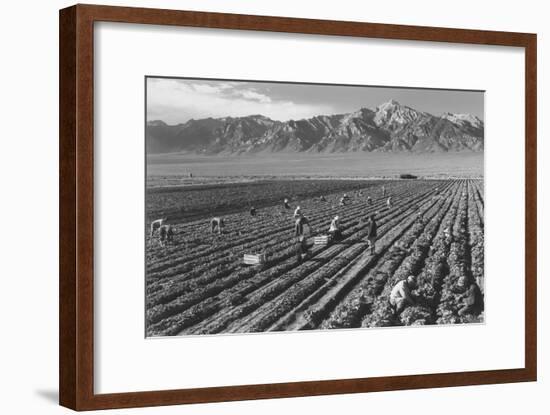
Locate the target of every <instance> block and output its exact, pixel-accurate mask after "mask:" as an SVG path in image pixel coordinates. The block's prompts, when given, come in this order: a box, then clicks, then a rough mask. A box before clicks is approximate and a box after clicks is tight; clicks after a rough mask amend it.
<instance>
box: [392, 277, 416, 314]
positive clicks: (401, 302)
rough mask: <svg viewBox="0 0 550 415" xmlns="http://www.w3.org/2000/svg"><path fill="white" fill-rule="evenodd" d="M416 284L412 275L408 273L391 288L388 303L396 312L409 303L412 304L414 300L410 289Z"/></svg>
mask: <svg viewBox="0 0 550 415" xmlns="http://www.w3.org/2000/svg"><path fill="white" fill-rule="evenodd" d="M415 286H416V280H415V278H414V275H409V276H408V277H407V279H406V280H401V281H399V282H398V283H397V284H395V286H394V287H393V288H392V290H391V293H390V305H391V306H392V308H393V309H394V310H395V312H396V313H397V314H401V312H402V311H403V310H404V309H405V308H406V307H407V306H409V305H414V304H415V301H414V299H413V298H412V296H411V289H414V287H415Z"/></svg>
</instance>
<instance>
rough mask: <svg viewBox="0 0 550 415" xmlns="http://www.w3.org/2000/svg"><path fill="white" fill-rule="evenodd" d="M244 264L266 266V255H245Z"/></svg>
mask: <svg viewBox="0 0 550 415" xmlns="http://www.w3.org/2000/svg"><path fill="white" fill-rule="evenodd" d="M243 263H244V264H245V265H262V264H265V254H244V257H243Z"/></svg>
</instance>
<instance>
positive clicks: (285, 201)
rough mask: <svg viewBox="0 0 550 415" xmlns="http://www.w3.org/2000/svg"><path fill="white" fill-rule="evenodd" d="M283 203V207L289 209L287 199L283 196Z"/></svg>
mask: <svg viewBox="0 0 550 415" xmlns="http://www.w3.org/2000/svg"><path fill="white" fill-rule="evenodd" d="M283 204H284V206H285V209H290V205H289V204H288V199H287V198H285V200H284V202H283Z"/></svg>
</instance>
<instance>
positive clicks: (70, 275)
mask: <svg viewBox="0 0 550 415" xmlns="http://www.w3.org/2000/svg"><path fill="white" fill-rule="evenodd" d="M100 21H102V22H120V23H137V24H155V25H173V26H190V27H202V28H218V29H239V30H250V31H270V32H286V33H301V34H320V35H338V36H353V37H366V38H380V39H394V40H418V41H430V42H450V43H465V44H478V45H501V46H515V47H519V48H524V49H525V114H526V117H525V169H526V170H525V180H526V181H525V189H526V190H525V230H526V232H525V253H526V256H525V339H524V340H525V367H523V368H519V369H502V370H489V371H475V372H460V373H440V374H422V375H411V376H388V377H374V378H358V379H335V380H324V381H308V382H292V383H277V384H260V385H235V386H225V387H208V388H199V389H183V390H159V391H147V392H127V393H116V394H95V393H94V387H93V385H94V382H93V378H94V358H93V356H94V354H93V350H94V261H93V258H94V255H93V250H94V193H93V189H94V140H93V136H94V130H93V125H94V112H93V100H94V85H93V68H94V55H93V52H94V45H93V32H94V22H100ZM536 60H537V38H536V35H535V34H527V33H508V32H496V31H480V30H463V29H447V28H435V27H416V26H401V25H389V24H371V23H358V22H343V21H325V20H309V19H297V18H284V17H265V16H251V15H237V14H222V13H203V12H191V11H174V10H159V9H143V8H126V7H107V6H95V5H76V6H72V7H69V8H66V9H63V10H61V11H60V61H59V65H60V112H59V113H60V116H59V125H60V147H59V160H60V169H59V187H60V197H59V203H60V229H59V233H60V234H59V235H60V236H59V238H60V239H59V243H60V258H59V260H60V273H59V284H60V290H59V294H60V299H59V300H60V301H59V313H60V323H59V333H60V335H59V359H60V372H59V388H60V393H59V396H60V404H61V405H63V406H66V407H69V408H72V409H75V410H95V409H107V408H128V407H142V406H156V405H174V404H183V403H199V402H220V401H237V400H247V399H267V398H283V397H299V396H315V395H327V394H344V393H360V392H375V391H388V390H402V389H417V388H436V387H448V386H464V385H480V384H496V383H509V382H525V381H535V380H536V379H537V303H536V300H537V291H536V290H537V289H536V275H537V269H536V266H537V229H536V226H537V220H536V203H537V193H536V188H537V178H536V171H537V164H536V162H537V159H536V128H537V118H536V117H537V115H536V111H537V92H536V86H537V80H536V76H537V75H536V71H537V61H536Z"/></svg>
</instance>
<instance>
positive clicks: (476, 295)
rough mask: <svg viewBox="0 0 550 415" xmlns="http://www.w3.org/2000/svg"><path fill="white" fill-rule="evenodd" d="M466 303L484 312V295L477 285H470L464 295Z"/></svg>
mask: <svg viewBox="0 0 550 415" xmlns="http://www.w3.org/2000/svg"><path fill="white" fill-rule="evenodd" d="M464 303H465V304H466V305H469V306H473V307H475V308H477V309H479V310H483V295H482V294H481V290H480V289H479V287H478V286H477V284H470V286H469V287H468V289H467V290H466V292H465V293H464Z"/></svg>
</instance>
